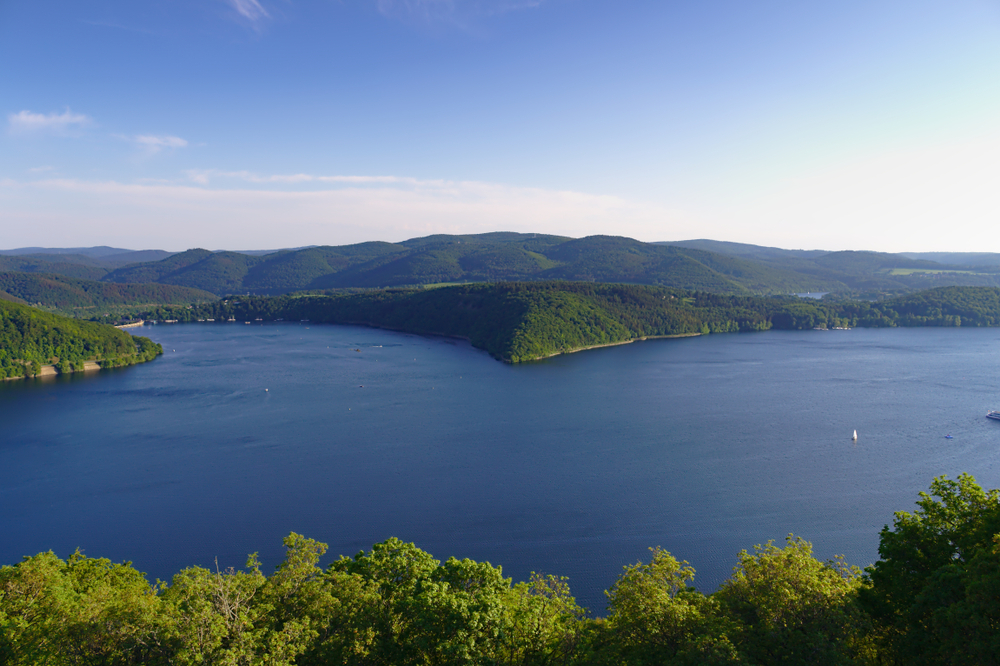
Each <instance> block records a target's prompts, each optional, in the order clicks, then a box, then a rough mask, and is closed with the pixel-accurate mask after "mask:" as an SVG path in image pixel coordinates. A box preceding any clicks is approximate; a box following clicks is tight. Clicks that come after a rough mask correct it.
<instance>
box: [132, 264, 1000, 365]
mask: <svg viewBox="0 0 1000 666" xmlns="http://www.w3.org/2000/svg"><path fill="white" fill-rule="evenodd" d="M143 316H145V317H147V318H150V319H156V320H177V321H198V320H201V321H207V320H209V319H212V320H215V321H216V322H219V321H228V320H229V319H235V320H237V321H251V320H256V319H261V320H264V321H274V320H279V319H283V320H286V321H300V320H309V321H313V322H325V323H334V324H365V325H369V326H377V327H381V328H389V329H394V330H400V331H407V332H411V333H419V334H436V335H447V336H455V337H462V338H466V339H468V340H469V341H470V342H471V343H472V345H473V346H475V347H477V348H479V349H483V350H485V351H487V352H489V353H490V354H491V355H492V356H493V357H494V358H497V359H500V360H503V361H506V362H510V363H518V362H522V361H529V360H534V359H539V358H544V357H546V356H551V355H553V354H558V353H563V352H569V351H573V350H577V349H583V348H586V347H592V346H597V345H608V344H616V343H622V342H628V341H631V340H638V339H644V338H650V337H663V336H679V335H698V334H708V333H728V332H738V331H743V332H746V331H766V330H770V329H779V330H782V329H783V330H802V329H812V328H823V329H830V328H837V327H858V326H860V327H890V326H997V325H1000V289H997V288H991V287H941V288H937V289H931V290H927V291H924V292H919V293H916V294H911V295H904V296H900V297H897V298H894V299H888V300H884V301H877V302H869V301H828V300H817V299H800V298H794V297H759V296H735V295H725V294H714V293H709V292H692V291H685V290H680V289H671V288H666V287H651V286H642V285H621V284H597V283H579V282H521V283H498V284H473V285H459V286H452V287H440V288H436V289H384V290H377V291H362V292H355V293H344V292H339V293H332V294H323V295H289V296H275V297H266V296H240V297H230V298H227V299H223V300H220V301H216V302H213V303H206V304H202V305H198V306H192V307H185V308H178V307H172V308H171V307H158V308H154V309H151V310H149V311H146V312H145V313H144V315H143Z"/></svg>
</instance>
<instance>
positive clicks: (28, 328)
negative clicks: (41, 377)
mask: <svg viewBox="0 0 1000 666" xmlns="http://www.w3.org/2000/svg"><path fill="white" fill-rule="evenodd" d="M161 353H163V349H162V348H161V347H160V345H158V344H156V343H155V342H153V341H152V340H149V339H147V338H142V337H133V336H131V335H129V334H128V333H126V332H124V331H120V330H118V329H117V328H114V327H113V326H108V325H106V324H98V323H95V322H89V321H81V320H79V319H70V318H69V317H61V316H59V315H55V314H51V313H48V312H42V311H41V310H38V309H36V308H32V307H29V306H27V305H21V304H19V303H13V302H11V301H7V300H3V299H0V379H2V378H8V377H22V376H25V375H33V374H38V372H39V370H40V369H41V366H43V365H50V364H51V365H55V366H56V367H57V368H58V370H59V372H74V371H77V370H82V369H83V366H84V363H85V362H87V361H96V362H98V363H99V364H100V365H101V367H119V366H124V365H132V364H134V363H142V362H143V361H149V360H152V359H153V358H155V357H156V356H157V355H158V354H161ZM0 620H2V618H0Z"/></svg>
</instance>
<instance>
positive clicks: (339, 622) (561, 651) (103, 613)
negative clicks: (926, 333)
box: [0, 475, 1000, 666]
mask: <svg viewBox="0 0 1000 666" xmlns="http://www.w3.org/2000/svg"><path fill="white" fill-rule="evenodd" d="M918 506H919V508H918V510H917V511H916V512H915V513H914V514H908V513H904V512H900V513H898V514H896V518H895V522H894V526H893V529H891V530H890V529H889V528H888V527H886V528H885V529H884V530H883V531H882V534H881V546H880V549H879V552H880V554H881V560H879V562H877V563H876V564H875V565H873V566H872V567H870V568H869V569H868V570H867V572H866V573H865V574H864V575H863V574H862V572H861V571H860V570H858V569H857V568H856V567H850V566H848V565H847V564H845V563H844V562H843V561H842V560H839V559H835V560H833V561H829V562H820V561H818V560H816V559H815V558H814V557H813V555H812V547H811V545H810V544H809V543H808V542H806V541H804V540H802V539H801V538H795V537H792V536H789V537H788V539H787V541H786V544H785V546H784V547H779V546H776V545H775V544H774V543H771V542H769V543H767V544H765V545H763V546H757V547H755V548H754V550H753V551H752V552H749V551H743V552H742V553H740V555H739V557H738V565H737V567H736V568H735V569H734V572H733V575H732V577H731V578H730V579H729V580H727V581H726V582H725V583H723V584H722V586H721V587H720V588H719V590H718V591H716V592H715V593H714V594H711V595H705V594H702V593H701V592H699V591H697V590H695V589H694V588H692V587H690V585H689V584H690V583H691V582H692V581H693V579H694V575H695V572H694V569H693V568H692V567H691V566H689V565H688V564H687V563H686V562H679V561H678V560H677V559H675V558H674V557H673V556H672V555H671V554H670V553H668V552H666V551H664V550H662V549H659V548H654V549H651V558H650V561H649V562H648V563H643V562H639V563H636V564H634V565H629V566H626V567H625V569H624V571H623V572H622V574H621V576H620V577H619V578H618V580H617V581H616V582H615V584H614V585H613V586H612V588H611V589H610V590H609V591H608V592H607V593H606V594H607V597H608V615H607V617H605V618H599V619H591V618H588V617H587V614H586V611H585V610H584V609H582V608H580V607H579V606H578V605H577V603H576V601H575V600H574V599H573V597H572V595H571V594H570V590H569V586H568V585H567V583H566V581H565V579H562V578H558V577H555V576H543V575H537V574H535V575H532V577H531V579H530V580H529V581H527V582H522V583H517V584H512V583H511V580H510V579H509V578H504V577H503V574H502V571H501V569H500V567H494V566H493V565H491V564H489V563H488V562H474V561H472V560H467V559H466V560H458V559H455V558H450V559H449V560H447V561H446V562H444V563H443V564H442V563H441V562H439V561H438V560H435V559H434V558H433V557H432V556H431V555H430V554H429V553H426V552H424V551H422V550H420V549H419V548H417V547H416V546H414V545H413V544H411V543H403V542H402V541H399V540H398V539H389V540H387V541H385V542H383V543H379V544H376V545H375V546H374V547H373V548H372V549H371V550H370V551H367V552H364V551H363V552H360V553H358V554H357V555H355V556H354V557H341V558H339V559H337V560H335V561H334V562H333V563H332V564H330V565H329V566H328V567H327V568H326V569H323V568H321V567H320V565H319V562H320V559H321V558H322V556H323V555H324V553H325V552H326V546H325V545H324V544H321V543H318V542H316V541H314V540H312V539H308V538H305V537H303V536H301V535H298V534H295V533H292V534H290V535H289V536H288V537H287V538H286V539H285V540H284V544H285V547H286V556H285V559H284V561H283V562H282V563H281V564H280V565H279V566H278V567H277V569H276V571H275V572H274V573H273V574H272V575H271V576H265V575H264V574H263V573H262V572H261V570H260V564H259V562H258V560H257V557H256V556H255V555H251V556H250V557H249V559H248V561H247V564H246V567H245V568H244V570H241V571H236V570H232V569H230V570H226V571H219V570H218V569H217V568H216V569H215V570H210V569H205V568H202V567H190V568H187V569H184V570H183V571H181V572H179V573H177V574H176V575H175V576H174V577H173V580H172V581H171V582H170V584H166V583H161V582H156V583H154V584H150V583H149V582H148V581H147V580H146V578H145V576H144V575H143V574H141V573H139V572H138V571H136V570H135V569H134V568H133V567H132V566H131V563H128V562H125V563H122V564H116V563H113V562H110V561H109V560H106V559H93V558H88V557H85V556H83V555H81V554H80V553H79V552H77V553H74V554H73V555H72V556H70V557H69V559H67V560H61V559H59V558H58V557H56V556H55V555H54V554H53V553H51V552H49V553H40V554H38V555H35V556H34V557H26V558H25V559H24V560H23V561H22V562H20V563H19V564H17V565H14V566H5V567H3V568H0V663H4V664H18V665H21V664H24V665H27V664H53V665H63V664H123V665H124V664H183V665H188V664H191V665H193V664H227V665H233V666H236V665H241V664H246V665H250V664H272V665H275V666H277V665H291V664H299V665H317V666H318V665H320V664H344V665H357V666H362V665H373V666H374V665H389V664H392V665H398V666H411V665H413V666H416V665H433V664H441V665H444V664H448V665H452V664H454V665H468V666H472V665H474V664H475V665H482V664H496V665H515V664H516V665H523V666H528V665H544V664H581V665H582V664H588V665H593V666H604V665H610V664H618V665H629V666H633V665H634V666H646V665H652V664H658V665H678V666H680V665H691V666H693V665H696V664H698V665H700V664H707V665H715V664H718V665H723V664H730V665H737V664H739V665H752V664H759V665H770V664H787V665H789V666H791V665H799V664H803V665H804V664H844V665H850V664H983V665H986V664H995V663H997V655H998V654H1000V645H998V640H1000V639H998V638H997V636H998V635H1000V633H998V631H997V629H998V621H1000V573H998V572H1000V549H998V547H997V540H998V539H1000V535H998V534H997V530H1000V496H998V492H997V491H990V492H984V491H983V490H982V489H981V488H980V487H979V486H978V485H976V483H975V481H974V480H973V479H972V477H969V476H965V475H963V476H962V477H960V478H959V479H958V480H957V481H950V480H948V479H946V478H944V477H941V478H939V479H935V481H934V483H933V484H932V486H931V494H923V493H922V494H921V500H920V501H919V502H918Z"/></svg>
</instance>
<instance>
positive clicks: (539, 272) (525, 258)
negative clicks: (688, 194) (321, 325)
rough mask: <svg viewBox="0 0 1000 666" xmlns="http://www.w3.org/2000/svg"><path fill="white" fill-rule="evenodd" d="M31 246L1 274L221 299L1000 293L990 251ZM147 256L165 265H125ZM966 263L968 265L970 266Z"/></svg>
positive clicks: (436, 244)
mask: <svg viewBox="0 0 1000 666" xmlns="http://www.w3.org/2000/svg"><path fill="white" fill-rule="evenodd" d="M24 250H25V252H20V251H7V253H8V254H7V255H6V256H0V271H2V270H6V271H20V272H32V273H46V274H60V275H64V276H67V277H72V278H77V279H90V280H100V281H103V282H107V283H117V284H142V283H156V284H163V285H174V286H177V287H186V288H190V289H200V290H203V291H207V292H210V293H212V294H215V295H218V296H222V295H227V294H261V295H278V294H286V293H291V292H295V291H322V290H341V289H375V288H380V287H403V286H417V285H434V284H448V283H473V282H503V281H545V280H566V281H580V282H598V283H627V284H646V285H658V286H664V287H675V288H682V289H696V290H700V291H708V292H714V293H730V294H788V293H802V292H813V293H823V292H834V293H836V294H838V295H841V296H845V297H860V298H884V297H886V296H887V295H894V294H903V293H910V292H914V291H919V290H922V289H929V288H933V287H940V286H984V287H993V286H1000V266H995V265H994V266H991V265H990V262H991V261H992V259H991V257H992V256H993V255H989V254H973V253H968V254H961V253H959V254H955V253H938V254H934V253H929V254H928V253H924V254H912V253H911V254H889V253H880V252H865V251H841V252H827V251H824V250H784V249H781V248H773V247H761V246H757V245H749V244H746V243H731V242H724V241H713V240H707V239H701V240H690V241H679V242H664V243H643V242H640V241H637V240H633V239H631V238H623V237H620V236H589V237H586V238H566V237H562V236H551V235H545V234H522V233H514V232H494V233H487V234H474V235H443V234H438V235H432V236H425V237H422V238H413V239H410V240H407V241H403V242H401V243H385V242H367V243H358V244H354V245H341V246H329V245H326V246H310V247H305V248H299V249H295V250H278V251H273V252H263V251H261V252H233V251H215V252H213V251H210V250H206V249H192V250H187V251H186V252H180V253H176V254H169V253H163V255H165V256H162V257H161V256H159V255H157V254H156V253H158V252H161V251H158V250H147V251H142V252H130V251H119V250H118V249H116V248H84V249H80V248H71V249H67V250H65V251H58V250H51V249H50V250H45V251H44V252H42V251H40V249H39V248H25V249H24ZM28 250H31V251H33V252H27V251H28ZM36 250H38V251H37V252H35V251H36ZM11 252H20V253H19V254H10V253H11ZM143 257H154V258H155V259H156V260H154V261H136V262H133V263H128V264H126V265H121V264H120V263H118V262H121V261H123V260H125V259H129V258H131V259H138V258H143ZM996 257H1000V255H996ZM935 259H940V260H941V261H937V260H935ZM963 259H967V260H968V263H964V264H963V263H959V262H960V261H961V260H963ZM112 264H116V265H112Z"/></svg>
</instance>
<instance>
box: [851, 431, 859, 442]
mask: <svg viewBox="0 0 1000 666" xmlns="http://www.w3.org/2000/svg"><path fill="white" fill-rule="evenodd" d="M851 439H853V440H855V441H857V439H858V431H857V430H855V431H854V436H853V437H851Z"/></svg>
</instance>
